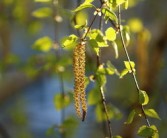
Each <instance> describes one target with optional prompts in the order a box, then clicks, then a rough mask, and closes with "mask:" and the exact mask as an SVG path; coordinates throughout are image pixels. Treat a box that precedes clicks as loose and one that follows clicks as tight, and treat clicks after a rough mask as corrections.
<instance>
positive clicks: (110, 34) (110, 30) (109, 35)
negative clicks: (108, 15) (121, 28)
mask: <svg viewBox="0 0 167 138" xmlns="http://www.w3.org/2000/svg"><path fill="white" fill-rule="evenodd" d="M105 35H106V38H107V40H109V41H114V40H115V39H116V31H115V30H114V29H113V28H112V27H109V28H107V30H106V31H105Z"/></svg>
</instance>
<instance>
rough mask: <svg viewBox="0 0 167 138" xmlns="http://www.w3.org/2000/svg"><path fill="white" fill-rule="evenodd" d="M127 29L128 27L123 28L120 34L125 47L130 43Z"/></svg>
mask: <svg viewBox="0 0 167 138" xmlns="http://www.w3.org/2000/svg"><path fill="white" fill-rule="evenodd" d="M129 32H130V31H129V27H128V26H123V29H122V33H123V36H124V39H125V45H126V46H128V45H129V43H130V35H129Z"/></svg>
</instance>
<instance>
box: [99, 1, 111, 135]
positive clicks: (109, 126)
mask: <svg viewBox="0 0 167 138" xmlns="http://www.w3.org/2000/svg"><path fill="white" fill-rule="evenodd" d="M100 2H101V7H102V6H103V1H102V0H100ZM99 29H100V30H101V31H103V18H102V16H101V17H100V23H99ZM100 53H101V49H100V48H99V55H97V68H98V67H99V66H100V64H101V61H100V55H101V54H100ZM100 94H101V99H102V105H103V108H104V112H105V115H106V118H107V127H108V132H109V138H111V137H112V128H111V121H110V118H109V114H108V110H107V105H106V98H105V95H104V89H103V87H102V86H100Z"/></svg>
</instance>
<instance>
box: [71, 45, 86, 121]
mask: <svg viewBox="0 0 167 138" xmlns="http://www.w3.org/2000/svg"><path fill="white" fill-rule="evenodd" d="M73 69H74V100H75V110H76V113H77V115H78V116H79V117H80V118H82V121H84V119H85V116H86V112H87V105H86V98H85V96H86V94H85V45H83V44H78V45H77V46H76V47H75V49H74V55H73Z"/></svg>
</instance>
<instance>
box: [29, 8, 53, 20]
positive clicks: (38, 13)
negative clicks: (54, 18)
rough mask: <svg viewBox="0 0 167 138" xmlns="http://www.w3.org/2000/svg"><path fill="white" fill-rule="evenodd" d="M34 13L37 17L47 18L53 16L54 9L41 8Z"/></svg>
mask: <svg viewBox="0 0 167 138" xmlns="http://www.w3.org/2000/svg"><path fill="white" fill-rule="evenodd" d="M32 15H33V16H34V17H36V18H46V17H51V15H52V10H51V8H47V7H44V8H39V9H37V10H35V11H33V12H32Z"/></svg>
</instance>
